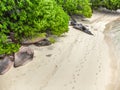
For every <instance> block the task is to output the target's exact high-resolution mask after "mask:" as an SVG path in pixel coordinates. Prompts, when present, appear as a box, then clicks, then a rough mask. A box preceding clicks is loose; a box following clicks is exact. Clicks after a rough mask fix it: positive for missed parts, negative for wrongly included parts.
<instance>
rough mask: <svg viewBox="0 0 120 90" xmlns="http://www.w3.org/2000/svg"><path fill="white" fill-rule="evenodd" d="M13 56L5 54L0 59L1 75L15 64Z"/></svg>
mask: <svg viewBox="0 0 120 90" xmlns="http://www.w3.org/2000/svg"><path fill="white" fill-rule="evenodd" d="M12 59H13V58H11V57H9V56H5V57H4V58H3V59H1V60H0V75H3V74H5V73H6V72H7V71H8V70H9V69H10V68H11V67H12V66H13V63H14V62H13V60H12Z"/></svg>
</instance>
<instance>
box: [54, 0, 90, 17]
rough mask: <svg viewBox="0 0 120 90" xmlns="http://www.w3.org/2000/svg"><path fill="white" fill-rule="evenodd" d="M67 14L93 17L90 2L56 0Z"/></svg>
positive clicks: (82, 0)
mask: <svg viewBox="0 0 120 90" xmlns="http://www.w3.org/2000/svg"><path fill="white" fill-rule="evenodd" d="M56 2H57V3H58V5H60V6H61V7H62V8H63V10H64V11H65V12H67V13H68V14H69V15H72V14H78V15H84V16H85V17H91V16H92V10H91V7H90V0H56Z"/></svg>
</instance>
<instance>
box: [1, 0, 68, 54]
mask: <svg viewBox="0 0 120 90" xmlns="http://www.w3.org/2000/svg"><path fill="white" fill-rule="evenodd" d="M0 3H1V4H0V54H10V53H13V52H16V51H17V50H18V49H19V46H20V42H21V41H22V39H23V38H29V37H33V36H35V35H36V34H38V33H40V34H41V33H44V32H45V33H50V34H55V35H61V34H62V33H64V32H67V31H68V21H69V17H68V15H67V14H66V13H65V12H64V11H63V9H62V8H61V7H60V6H58V5H57V4H56V2H55V1H54V0H2V1H0ZM9 38H10V39H11V40H12V42H9Z"/></svg>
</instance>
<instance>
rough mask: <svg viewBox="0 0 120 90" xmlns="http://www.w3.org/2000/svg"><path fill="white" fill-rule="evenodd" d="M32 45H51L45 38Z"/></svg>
mask: <svg viewBox="0 0 120 90" xmlns="http://www.w3.org/2000/svg"><path fill="white" fill-rule="evenodd" d="M34 45H36V46H48V45H51V42H50V41H49V40H48V39H47V38H45V39H43V40H41V41H39V42H36V43H34Z"/></svg>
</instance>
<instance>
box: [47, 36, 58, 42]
mask: <svg viewBox="0 0 120 90" xmlns="http://www.w3.org/2000/svg"><path fill="white" fill-rule="evenodd" d="M48 40H49V41H50V43H55V42H56V40H55V38H53V37H49V39H48Z"/></svg>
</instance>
